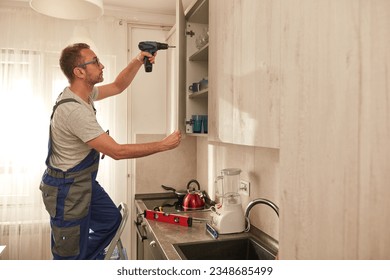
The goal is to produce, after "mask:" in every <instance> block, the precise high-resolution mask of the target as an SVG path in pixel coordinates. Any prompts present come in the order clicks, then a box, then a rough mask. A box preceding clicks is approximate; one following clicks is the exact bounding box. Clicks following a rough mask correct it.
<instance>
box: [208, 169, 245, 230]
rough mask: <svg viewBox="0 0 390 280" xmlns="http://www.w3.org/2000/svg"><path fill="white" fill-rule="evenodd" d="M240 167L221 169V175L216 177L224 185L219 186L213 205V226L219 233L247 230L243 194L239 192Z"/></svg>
mask: <svg viewBox="0 0 390 280" xmlns="http://www.w3.org/2000/svg"><path fill="white" fill-rule="evenodd" d="M240 173H241V169H239V168H227V169H222V170H221V176H218V177H217V178H216V179H215V182H216V183H218V181H219V180H222V186H221V187H219V188H217V191H216V198H217V202H219V203H217V204H216V205H215V206H213V207H211V211H212V212H211V218H212V226H213V227H214V228H215V229H216V230H217V232H218V233H219V234H229V233H238V232H243V231H244V230H245V217H244V211H243V209H242V205H241V196H240V194H239V193H238V190H239V186H240Z"/></svg>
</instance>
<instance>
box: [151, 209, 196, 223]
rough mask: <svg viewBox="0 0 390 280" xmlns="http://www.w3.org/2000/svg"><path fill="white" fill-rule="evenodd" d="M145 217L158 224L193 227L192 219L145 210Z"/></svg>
mask: <svg viewBox="0 0 390 280" xmlns="http://www.w3.org/2000/svg"><path fill="white" fill-rule="evenodd" d="M144 216H145V218H146V219H148V220H154V221H158V222H164V223H170V224H177V225H180V226H185V227H191V226H192V217H188V216H184V215H176V214H168V213H165V212H160V211H152V210H145V211H144Z"/></svg>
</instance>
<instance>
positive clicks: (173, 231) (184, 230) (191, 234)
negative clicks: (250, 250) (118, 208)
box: [135, 194, 278, 260]
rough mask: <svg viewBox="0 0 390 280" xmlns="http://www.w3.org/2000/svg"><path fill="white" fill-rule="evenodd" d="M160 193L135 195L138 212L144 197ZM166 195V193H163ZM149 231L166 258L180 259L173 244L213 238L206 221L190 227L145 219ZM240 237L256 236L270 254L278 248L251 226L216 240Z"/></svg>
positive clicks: (204, 214)
mask: <svg viewBox="0 0 390 280" xmlns="http://www.w3.org/2000/svg"><path fill="white" fill-rule="evenodd" d="M161 195H162V194H150V195H148V194H139V195H136V196H135V206H136V207H137V209H138V211H139V213H143V212H144V210H146V209H147V207H146V205H145V204H144V202H143V200H144V199H151V198H159V197H160V196H161ZM165 195H166V194H165ZM177 214H180V215H186V216H190V217H192V218H200V219H208V220H209V219H211V216H210V211H190V212H180V213H177ZM145 221H146V223H147V224H148V226H149V227H150V229H151V231H152V232H153V234H154V235H155V237H156V241H157V242H158V243H159V244H160V246H161V249H162V251H163V253H164V254H165V257H166V258H167V259H168V260H181V257H180V256H179V254H178V253H177V251H176V250H175V248H174V247H173V244H177V243H187V242H198V241H208V240H214V239H213V238H212V237H211V236H210V235H209V234H208V233H207V232H206V221H195V220H193V222H192V227H185V226H180V225H174V224H169V223H163V222H158V221H153V220H148V219H145ZM240 237H256V239H257V240H258V241H259V242H260V243H261V244H262V245H263V246H264V247H265V248H267V249H268V250H269V251H270V252H271V253H272V254H274V255H276V253H277V250H278V243H277V241H275V240H274V239H273V238H272V237H270V236H268V235H267V234H265V233H264V232H262V231H261V230H259V229H257V228H255V227H253V226H252V227H251V230H250V232H243V233H235V234H223V235H222V234H221V235H219V237H218V240H224V239H237V238H240Z"/></svg>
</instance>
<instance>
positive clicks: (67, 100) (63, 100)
mask: <svg viewBox="0 0 390 280" xmlns="http://www.w3.org/2000/svg"><path fill="white" fill-rule="evenodd" d="M66 102H77V103H79V104H80V102H78V101H77V100H76V99H74V98H65V99H62V100H60V101H58V102H56V104H55V105H54V106H53V112H52V113H51V116H50V120H52V119H53V115H54V112H55V111H56V109H57V107H58V106H60V105H61V104H63V103H66Z"/></svg>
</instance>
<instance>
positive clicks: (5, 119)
mask: <svg viewBox="0 0 390 280" xmlns="http://www.w3.org/2000/svg"><path fill="white" fill-rule="evenodd" d="M0 30H1V36H0V130H1V134H0V135H1V140H0V245H6V246H7V247H6V249H5V251H4V252H3V255H2V256H1V257H0V259H11V260H17V259H50V258H51V253H50V227H49V217H48V214H47V212H46V211H45V209H44V206H43V204H42V200H41V194H40V191H39V183H40V178H41V175H42V173H43V171H44V169H45V158H46V155H47V141H48V129H49V118H50V113H51V110H52V106H53V104H54V101H55V99H56V98H57V96H58V94H59V93H60V92H61V91H62V90H63V88H64V87H65V86H66V85H67V81H66V79H65V77H64V75H63V74H62V72H61V70H60V68H59V65H58V58H59V54H60V51H61V50H62V49H63V48H64V47H65V46H66V45H67V44H69V43H70V42H71V38H72V37H73V38H74V37H75V36H78V37H79V39H77V40H82V39H81V38H80V36H81V37H83V38H85V37H86V36H89V37H90V38H89V39H90V40H92V41H88V39H87V38H85V40H84V41H86V42H87V43H90V44H93V46H92V47H93V48H95V49H94V51H95V52H96V53H97V54H98V56H99V58H100V60H101V61H102V63H103V64H104V65H105V69H104V77H105V82H111V81H112V80H113V79H114V78H115V76H116V74H117V73H118V72H119V71H120V70H121V69H122V68H123V67H124V66H125V65H126V63H127V57H126V56H127V54H126V50H127V40H126V24H122V23H121V22H120V21H119V20H116V19H114V18H110V17H102V18H101V19H99V20H94V21H67V20H59V19H53V18H50V17H47V16H43V15H40V14H38V13H36V12H34V11H32V10H31V9H29V8H24V7H16V8H15V7H1V6H0ZM75 32H76V33H77V34H75ZM91 42H93V43H91ZM96 105H97V106H96V107H97V116H98V120H99V122H100V123H101V125H102V127H103V128H104V129H110V135H113V136H114V139H116V140H119V141H121V142H125V141H126V137H127V131H126V128H127V124H126V115H123V114H126V94H124V95H123V96H120V97H118V98H116V97H115V98H113V99H112V100H107V101H101V102H98V103H97V104H96ZM122 171H124V172H122ZM118 173H119V174H123V177H124V179H123V178H119V179H118V176H117V175H118ZM122 179H123V181H124V182H126V162H125V161H123V162H122V163H119V162H115V161H113V160H112V159H110V158H108V159H105V160H103V161H102V162H101V168H100V170H99V175H98V180H99V182H100V183H101V184H102V185H103V186H104V187H105V189H106V190H107V191H108V192H109V193H110V195H111V196H112V197H113V199H114V200H115V201H117V202H118V201H120V200H121V197H120V194H121V195H123V188H124V186H123V184H122V183H121V182H122ZM118 180H119V181H120V182H118ZM119 186H121V189H119V188H118V187H119ZM124 189H125V188H124Z"/></svg>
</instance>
